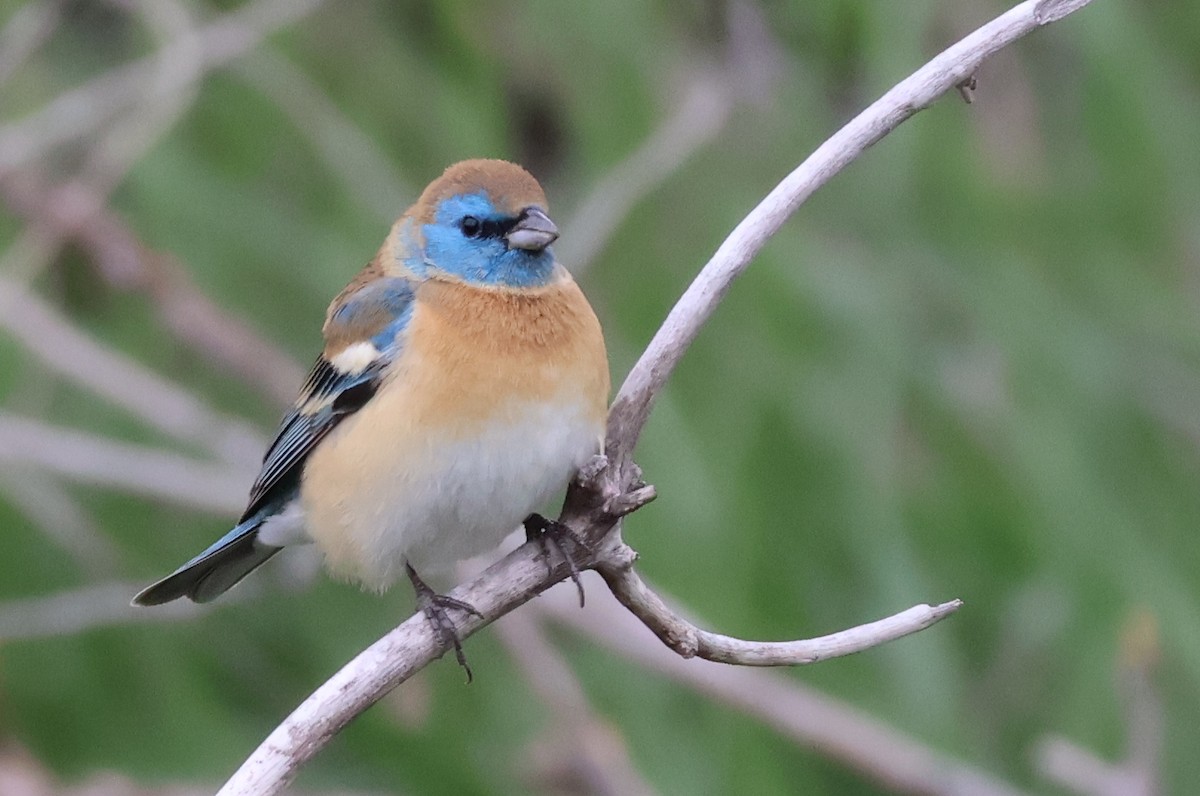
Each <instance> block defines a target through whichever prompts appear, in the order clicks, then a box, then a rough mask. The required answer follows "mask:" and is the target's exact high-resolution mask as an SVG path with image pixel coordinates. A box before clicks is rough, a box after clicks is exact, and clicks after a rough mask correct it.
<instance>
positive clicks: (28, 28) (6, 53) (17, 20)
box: [0, 0, 66, 86]
mask: <svg viewBox="0 0 1200 796" xmlns="http://www.w3.org/2000/svg"><path fill="white" fill-rule="evenodd" d="M65 5H66V0H45V1H44V2H41V3H26V4H25V5H23V6H21V7H20V8H18V9H17V10H16V11H14V12H13V15H12V16H11V17H10V18H9V20H8V22H7V24H5V26H4V29H3V30H0V86H3V85H4V84H5V83H7V82H8V80H9V79H10V78H11V77H12V76H13V75H14V74H16V72H17V70H18V69H19V68H20V67H21V64H23V63H25V60H26V59H27V58H29V56H30V55H32V54H33V53H34V52H36V51H37V49H38V48H39V47H41V46H42V44H43V43H44V42H45V41H46V40H47V39H49V38H50V36H51V35H52V34H53V33H54V29H55V28H57V27H58V23H59V20H60V19H62V12H63V6H65Z"/></svg>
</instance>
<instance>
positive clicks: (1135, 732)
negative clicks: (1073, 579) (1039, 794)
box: [1035, 610, 1166, 796]
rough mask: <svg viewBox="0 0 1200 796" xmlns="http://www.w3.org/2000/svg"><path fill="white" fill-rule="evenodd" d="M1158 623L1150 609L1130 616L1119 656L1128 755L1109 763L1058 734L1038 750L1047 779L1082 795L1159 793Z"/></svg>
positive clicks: (1161, 728)
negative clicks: (1154, 674)
mask: <svg viewBox="0 0 1200 796" xmlns="http://www.w3.org/2000/svg"><path fill="white" fill-rule="evenodd" d="M1160 654H1161V653H1160V646H1159V640H1158V625H1157V622H1156V621H1155V618H1154V616H1153V615H1152V614H1150V613H1149V612H1147V611H1144V610H1143V611H1138V612H1135V613H1134V614H1133V615H1132V616H1131V617H1130V618H1129V620H1128V621H1127V622H1126V625H1125V628H1124V632H1123V634H1122V639H1121V648H1120V651H1119V654H1118V656H1117V675H1118V686H1119V688H1120V690H1121V692H1122V693H1121V696H1122V697H1123V698H1124V702H1125V704H1124V708H1125V724H1126V728H1125V733H1126V742H1125V747H1126V748H1125V759H1124V760H1123V761H1122V762H1119V763H1110V762H1108V761H1107V760H1104V759H1102V758H1100V757H1099V756H1097V755H1096V754H1095V753H1093V752H1091V751H1089V750H1087V749H1084V748H1083V747H1082V746H1079V745H1078V744H1076V743H1074V742H1073V741H1070V740H1068V739H1066V738H1063V737H1062V736H1059V735H1048V736H1046V737H1045V738H1043V739H1042V740H1041V742H1040V743H1039V744H1038V746H1037V749H1036V750H1035V765H1036V766H1037V768H1038V770H1039V771H1040V772H1041V774H1042V776H1044V777H1045V778H1046V779H1048V780H1050V781H1051V782H1054V783H1055V784H1058V785H1061V786H1062V787H1064V788H1067V789H1069V790H1072V791H1074V792H1076V793H1079V794H1081V796H1156V794H1158V793H1159V792H1160V790H1161V785H1160V782H1159V758H1160V757H1161V755H1162V745H1163V738H1164V726H1165V723H1166V722H1165V719H1164V717H1163V706H1162V700H1161V698H1160V697H1159V695H1158V690H1157V689H1156V688H1155V686H1154V679H1153V673H1154V669H1155V667H1156V666H1157V664H1158V659H1159V656H1160Z"/></svg>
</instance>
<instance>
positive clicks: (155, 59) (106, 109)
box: [0, 0, 321, 174]
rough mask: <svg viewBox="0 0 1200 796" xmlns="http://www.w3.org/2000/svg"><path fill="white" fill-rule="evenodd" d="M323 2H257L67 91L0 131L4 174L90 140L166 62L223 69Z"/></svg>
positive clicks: (182, 76)
mask: <svg viewBox="0 0 1200 796" xmlns="http://www.w3.org/2000/svg"><path fill="white" fill-rule="evenodd" d="M320 5H321V0H257V1H256V2H251V3H247V4H245V5H243V6H242V7H240V8H238V9H237V10H236V11H231V12H229V13H227V14H225V15H223V16H221V17H219V18H218V19H216V20H215V21H213V22H211V23H209V24H207V25H205V26H204V27H203V28H201V29H199V30H198V31H196V32H195V33H189V34H186V35H185V36H182V37H180V39H179V40H177V41H174V42H172V43H171V44H169V45H167V46H166V47H164V48H162V50H160V51H159V52H157V53H154V54H152V55H147V56H145V57H143V58H139V59H138V60H136V61H133V62H131V63H129V64H126V65H125V66H122V67H118V68H116V69H113V70H111V71H109V72H107V73H105V74H103V75H101V76H100V77H97V78H94V79H92V80H91V81H89V82H88V83H85V84H84V85H82V86H80V87H79V88H75V89H72V90H70V91H67V92H65V93H63V94H61V95H60V96H58V97H57V98H55V99H54V100H52V101H51V102H49V103H47V104H46V106H45V107H43V108H42V109H41V110H39V111H37V112H36V113H33V114H30V115H29V116H27V117H26V118H24V119H23V120H21V121H19V122H14V123H12V124H9V125H7V126H5V127H3V128H0V174H3V173H5V172H8V171H11V170H13V169H15V168H17V167H19V166H22V165H25V164H27V163H29V162H30V161H31V160H33V159H35V158H38V157H40V156H41V155H42V154H43V153H45V152H47V151H49V150H50V149H51V148H53V147H55V146H58V145H59V144H61V143H63V142H65V141H69V140H71V139H74V138H80V137H83V136H86V135H90V134H91V133H92V132H94V131H95V130H97V129H98V128H99V127H101V126H102V125H103V124H105V122H107V121H108V119H110V118H112V116H113V115H114V114H116V113H119V112H120V111H121V109H122V108H124V107H125V106H126V105H128V104H129V103H130V102H134V101H136V100H137V99H138V97H139V95H140V94H141V93H142V92H143V91H144V87H145V84H146V82H147V81H148V80H151V79H153V76H154V75H155V74H157V73H158V70H159V67H160V64H161V63H162V62H163V61H170V60H172V59H175V58H178V57H186V56H187V54H188V53H191V52H193V51H199V52H200V53H202V57H203V69H202V70H201V72H202V73H203V72H204V71H211V70H213V69H216V68H218V67H221V66H224V65H225V64H227V63H229V62H230V61H232V60H234V59H235V58H237V57H239V56H241V55H243V54H245V53H246V52H248V51H249V50H251V49H253V48H254V47H256V46H257V45H258V43H259V42H260V41H262V40H263V39H264V38H265V37H266V36H268V35H270V34H271V33H272V32H274V31H276V30H278V29H280V28H282V27H285V26H287V25H290V24H291V23H293V22H295V21H297V20H298V19H302V18H303V17H305V16H307V15H308V14H311V13H312V12H313V11H315V10H316V9H317V8H318V7H319V6H320ZM175 77H176V79H177V80H181V81H185V82H183V83H176V84H173V85H160V86H159V89H160V90H163V91H168V90H172V89H173V90H177V91H182V90H184V89H185V88H186V82H190V81H192V80H194V79H196V77H198V75H196V74H194V73H193V72H192V71H191V70H188V71H187V72H186V73H185V72H183V71H180V72H177V73H175Z"/></svg>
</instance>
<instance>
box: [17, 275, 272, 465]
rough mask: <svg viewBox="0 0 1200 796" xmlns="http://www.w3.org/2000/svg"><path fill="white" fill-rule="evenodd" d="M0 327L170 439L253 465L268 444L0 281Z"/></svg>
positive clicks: (51, 365) (69, 376) (51, 364)
mask: <svg viewBox="0 0 1200 796" xmlns="http://www.w3.org/2000/svg"><path fill="white" fill-rule="evenodd" d="M0 328H2V329H5V330H6V331H7V332H8V333H9V334H10V335H12V337H14V338H15V339H16V340H17V341H19V342H20V343H21V344H22V345H23V346H25V348H26V349H27V350H29V351H30V352H31V353H33V354H35V355H36V356H37V357H38V358H39V359H41V361H42V363H43V364H44V365H46V366H47V367H48V368H49V369H50V370H52V371H55V372H56V373H58V374H59V375H60V376H62V377H63V378H65V379H68V380H69V381H72V382H74V383H76V384H78V385H80V386H81V387H84V388H85V389H88V390H90V391H91V392H93V393H95V394H96V395H99V396H101V397H102V398H105V399H107V400H109V401H111V402H112V403H113V404H114V405H115V406H119V407H121V408H123V409H125V410H126V411H128V412H130V413H131V414H133V415H134V416H135V417H137V418H138V419H140V420H142V421H143V422H145V423H147V424H148V425H150V426H151V427H152V428H156V429H158V430H159V431H162V432H164V433H166V434H169V435H171V436H172V437H174V438H176V439H179V440H182V441H185V442H190V443H193V444H196V445H199V446H202V447H204V448H205V449H207V450H211V451H213V452H214V453H216V454H217V455H218V456H221V457H222V458H223V459H225V460H227V461H230V462H236V463H245V462H252V461H255V460H257V459H258V458H259V457H260V456H261V454H262V449H263V446H264V445H265V444H266V440H264V439H263V437H262V435H261V434H260V433H259V432H258V430H257V429H255V428H253V427H251V426H250V425H249V424H247V423H244V422H241V421H239V420H235V419H234V418H231V417H228V416H226V415H222V414H219V413H217V412H215V411H213V410H211V409H209V408H208V407H207V406H205V405H204V404H203V403H202V402H201V401H200V399H199V398H197V397H196V396H195V395H193V394H192V393H190V392H188V391H187V390H185V389H183V388H182V387H179V386H177V385H175V384H172V383H171V382H169V381H167V380H166V379H164V378H163V377H162V376H159V375H157V374H156V373H154V372H153V371H151V370H150V369H149V368H146V367H144V366H142V365H140V364H138V363H137V362H135V361H133V360H131V359H129V358H128V357H126V356H125V355H123V354H121V353H119V352H117V351H115V350H113V349H111V348H108V347H107V346H104V345H102V344H101V343H99V342H98V341H96V340H95V339H93V338H92V337H90V336H89V335H87V334H85V333H84V332H83V331H82V330H80V329H78V328H77V327H76V326H75V325H74V324H72V323H71V322H70V321H69V320H68V319H66V318H65V317H63V316H62V315H61V314H60V313H59V312H58V311H56V310H55V309H53V308H52V307H51V306H50V305H49V304H47V303H45V302H44V301H42V300H41V299H40V298H38V297H37V296H36V295H34V294H32V293H28V292H25V291H24V290H22V289H21V288H20V287H19V286H15V285H13V284H12V283H11V282H9V281H8V280H7V279H5V278H3V277H0Z"/></svg>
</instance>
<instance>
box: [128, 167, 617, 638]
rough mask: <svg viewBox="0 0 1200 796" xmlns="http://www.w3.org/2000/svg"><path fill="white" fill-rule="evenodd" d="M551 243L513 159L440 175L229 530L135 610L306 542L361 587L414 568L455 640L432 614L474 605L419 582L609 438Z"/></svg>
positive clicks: (228, 582)
mask: <svg viewBox="0 0 1200 796" xmlns="http://www.w3.org/2000/svg"><path fill="white" fill-rule="evenodd" d="M557 237H558V230H557V228H556V227H555V226H554V223H553V222H552V221H551V220H550V218H549V216H548V215H547V213H546V197H545V195H544V194H543V192H542V188H541V186H539V185H538V183H537V181H536V180H535V179H534V178H533V177H532V176H531V175H530V174H529V173H528V172H526V171H525V170H524V169H522V168H521V167H520V166H516V165H513V164H512V163H506V162H504V161H499V160H470V161H465V162H463V163H458V164H456V165H454V166H451V167H450V168H448V169H446V171H445V173H444V174H442V176H441V177H440V178H438V179H437V180H435V181H434V182H433V183H432V184H430V185H429V187H428V188H426V189H425V191H424V193H422V194H421V197H420V199H419V200H418V201H417V203H416V204H415V205H413V206H412V207H411V208H409V210H408V211H407V212H406V213H405V214H404V215H403V216H401V217H400V219H399V220H398V221H396V223H395V224H394V225H393V227H392V229H391V232H390V234H389V235H388V237H387V239H386V240H385V241H384V243H383V246H382V247H381V248H380V250H379V253H378V254H376V255H375V257H374V259H372V260H371V262H370V263H368V264H367V266H366V267H365V268H364V269H363V270H362V271H361V272H360V273H359V274H358V275H357V276H356V277H355V278H354V280H353V281H351V282H350V284H349V285H348V286H347V287H346V288H345V289H344V290H343V291H342V292H341V293H340V294H339V295H338V296H337V298H335V299H334V300H333V303H332V304H330V306H329V311H328V313H327V314H326V318H325V326H324V329H323V333H324V338H325V348H324V351H323V352H322V353H321V356H320V357H318V358H317V362H316V365H315V366H314V367H313V369H312V372H311V373H310V374H309V377H308V380H307V381H306V382H305V383H304V386H303V388H302V389H301V391H300V396H299V397H298V398H297V399H296V402H295V405H294V406H293V407H292V408H291V409H290V410H289V411H288V412H287V414H286V415H285V416H284V418H283V421H282V422H281V423H280V426H279V431H278V433H277V435H276V436H275V440H274V442H272V443H271V446H270V447H269V448H268V450H267V453H266V456H265V457H264V459H263V465H262V470H261V472H260V473H259V475H258V478H257V479H256V480H255V482H254V486H253V487H252V488H251V490H250V500H249V504H248V506H247V507H246V511H245V513H244V514H243V515H242V517H241V519H240V521H239V522H238V524H237V526H235V527H234V528H233V530H231V531H230V532H229V533H227V534H226V535H225V536H223V537H222V538H221V539H219V540H218V541H217V542H216V543H215V544H213V545H212V546H211V547H209V548H208V549H207V550H205V551H204V552H202V553H201V554H200V555H198V556H196V557H195V558H193V559H192V560H191V561H188V562H187V563H186V564H184V565H183V566H182V567H180V568H179V569H178V570H176V571H175V572H174V573H172V574H171V575H169V576H168V577H166V578H164V579H163V580H161V581H159V582H158V583H155V584H154V585H152V586H150V587H148V588H146V589H144V590H143V591H142V592H140V593H139V594H138V595H137V596H136V597H135V598H134V602H135V603H136V604H139V605H157V604H160V603H165V602H168V601H170V600H174V599H176V598H179V597H188V598H190V599H191V600H194V601H196V602H207V601H208V600H212V599H214V598H216V597H217V596H218V595H220V594H222V593H223V592H225V591H226V590H227V589H229V588H230V587H232V586H233V585H234V584H236V583H237V582H238V581H240V580H241V579H242V578H243V577H245V576H246V575H247V574H248V573H250V572H251V571H252V570H254V569H255V568H256V567H258V566H259V565H261V564H262V563H263V562H264V561H266V560H267V559H268V558H270V557H271V556H273V555H275V554H276V553H277V552H279V551H280V550H281V549H282V548H283V547H284V546H285V545H288V544H293V543H298V542H303V541H309V540H311V541H315V542H316V543H317V545H318V546H319V547H320V549H321V550H322V552H323V553H324V555H325V560H326V563H327V565H328V568H329V569H330V571H331V572H332V573H333V574H334V575H335V576H338V577H341V578H345V579H349V580H356V581H358V582H360V583H361V584H362V585H363V586H364V587H366V588H370V589H375V590H380V591H381V590H383V589H385V588H387V587H388V586H389V585H391V583H392V582H393V581H395V580H396V578H397V577H398V576H399V574H400V573H401V572H407V573H408V574H409V577H410V579H411V580H412V582H413V585H414V587H415V588H416V589H417V593H418V599H419V601H421V602H422V607H423V608H424V609H425V612H426V615H427V616H429V618H430V620H431V622H432V623H433V624H434V626H435V629H436V630H438V632H439V633H440V634H441V635H442V638H443V640H444V641H451V642H452V643H453V644H454V646H455V647H456V648H457V647H458V644H457V639H447V637H446V633H445V627H444V626H443V627H439V624H441V625H445V623H446V620H445V616H444V613H442V612H441V608H443V607H446V606H448V605H452V606H454V607H457V608H461V609H463V610H471V611H473V610H474V609H472V608H471V607H470V606H469V605H466V604H461V603H458V602H457V601H453V600H449V599H448V598H444V597H441V596H440V595H435V594H433V592H432V590H430V589H429V588H428V587H427V586H425V585H424V583H423V582H422V581H421V579H420V578H419V577H418V576H417V574H416V573H417V571H426V570H427V569H428V570H438V569H444V568H447V567H448V566H449V565H451V564H453V563H454V562H455V561H457V560H459V559H462V558H466V557H469V556H472V555H477V554H479V553H482V552H485V551H487V550H490V549H492V548H494V547H496V546H497V545H498V544H499V543H500V541H501V539H503V538H504V536H505V535H507V534H508V533H509V532H510V531H512V530H513V529H514V528H516V527H518V526H519V525H520V524H521V523H522V521H523V520H525V519H526V518H528V517H530V516H531V515H532V512H534V511H536V510H537V509H538V508H539V507H540V506H542V505H543V504H544V503H545V502H546V501H547V500H548V499H549V498H550V497H552V496H553V495H554V494H555V493H556V492H557V491H558V490H560V489H561V488H562V487H563V486H564V485H565V484H566V483H567V481H568V480H569V479H570V478H571V477H572V476H573V475H574V474H575V473H576V472H577V471H578V469H579V467H580V466H581V465H582V464H583V463H584V462H586V461H587V460H588V459H590V458H591V457H592V456H593V455H595V454H596V453H599V452H600V446H601V445H602V440H603V435H604V426H605V410H606V405H607V398H608V390H609V374H608V359H607V355H606V353H605V349H604V340H603V337H602V336H601V332H600V324H599V322H598V321H597V320H596V316H595V314H594V313H593V312H592V308H591V306H590V305H589V304H588V302H587V299H585V298H584V296H583V293H582V292H581V291H580V290H579V288H578V286H577V285H576V284H575V281H574V280H573V279H572V278H571V276H570V274H568V273H567V271H566V269H565V268H563V266H562V265H560V264H559V263H558V262H556V261H555V259H554V254H553V252H552V251H551V249H550V244H551V243H553V242H554V241H555V239H556V238H557ZM532 516H533V517H536V518H537V520H538V521H539V522H540V523H543V524H544V523H545V522H546V521H544V520H542V518H540V517H538V515H532ZM458 651H459V652H460V653H461V650H458Z"/></svg>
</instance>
